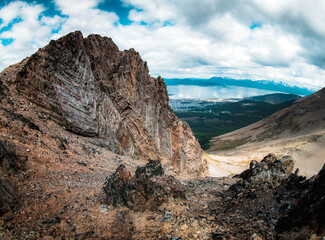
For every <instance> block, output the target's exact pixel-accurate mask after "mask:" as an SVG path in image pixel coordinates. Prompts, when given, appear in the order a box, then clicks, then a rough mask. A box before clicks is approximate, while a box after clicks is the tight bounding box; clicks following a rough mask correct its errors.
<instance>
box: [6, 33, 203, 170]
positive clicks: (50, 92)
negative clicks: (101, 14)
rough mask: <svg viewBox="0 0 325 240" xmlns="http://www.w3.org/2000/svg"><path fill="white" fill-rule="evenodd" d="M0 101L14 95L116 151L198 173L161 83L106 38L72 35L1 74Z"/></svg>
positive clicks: (190, 143) (193, 151)
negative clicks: (161, 161)
mask: <svg viewBox="0 0 325 240" xmlns="http://www.w3.org/2000/svg"><path fill="white" fill-rule="evenodd" d="M0 79H1V84H0V87H1V90H3V95H2V97H4V96H5V94H8V95H10V94H12V92H14V93H15V94H18V96H20V97H22V98H24V99H27V100H28V101H29V102H31V103H33V104H34V105H36V106H37V107H39V108H40V114H42V115H44V116H46V117H47V119H51V120H53V121H55V122H56V123H57V124H59V125H61V126H62V127H64V128H66V129H67V130H69V131H71V132H73V133H76V134H79V135H82V136H85V137H90V138H92V139H91V141H92V142H93V143H94V144H96V145H99V146H105V147H106V148H107V149H109V150H110V151H112V152H114V153H118V154H123V155H128V156H138V157H140V158H142V159H148V158H149V159H154V160H159V159H167V160H166V161H164V162H166V163H167V164H170V165H172V166H173V167H174V168H175V169H176V170H177V171H180V172H183V173H187V174H190V175H193V176H199V175H201V174H203V173H204V172H205V171H206V169H207V164H206V162H205V160H204V158H203V155H202V154H203V152H202V150H201V148H200V146H199V144H198V142H197V140H196V139H195V138H194V137H193V134H192V132H191V130H190V128H189V126H188V124H186V123H185V122H182V121H180V120H178V119H177V117H176V115H175V114H174V113H173V111H172V110H171V109H170V107H169V106H168V94H167V89H166V85H165V83H164V81H163V79H162V78H160V77H158V78H152V77H150V76H149V70H148V66H147V63H146V62H144V61H143V60H142V59H141V57H140V55H139V53H138V52H136V51H135V50H134V49H130V50H125V51H119V49H118V47H117V46H116V45H115V44H114V42H113V41H112V39H110V38H107V37H101V36H99V35H89V36H88V37H87V38H83V35H82V33H81V32H79V31H76V32H73V33H70V34H68V35H66V36H64V37H62V38H60V39H58V40H56V41H54V40H53V41H51V42H50V43H49V44H48V45H47V46H46V47H44V48H42V49H39V50H38V51H37V52H36V53H35V54H33V55H32V56H30V57H28V58H26V59H24V60H23V61H22V62H21V63H19V64H16V65H13V66H11V67H9V68H7V69H6V70H5V71H3V72H2V73H1V74H0Z"/></svg>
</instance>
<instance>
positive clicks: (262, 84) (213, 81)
mask: <svg viewBox="0 0 325 240" xmlns="http://www.w3.org/2000/svg"><path fill="white" fill-rule="evenodd" d="M164 80H165V83H166V84H167V86H175V85H194V86H238V87H248V88H257V89H265V90H270V91H276V92H284V93H292V94H298V95H303V96H306V95H309V94H312V93H314V92H315V91H314V90H312V89H308V88H302V87H297V86H290V85H288V84H286V83H283V82H273V81H269V80H249V79H244V80H239V79H230V78H222V77H212V78H209V79H199V78H183V79H181V78H169V79H164Z"/></svg>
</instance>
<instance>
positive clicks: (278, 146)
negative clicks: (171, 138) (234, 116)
mask: <svg viewBox="0 0 325 240" xmlns="http://www.w3.org/2000/svg"><path fill="white" fill-rule="evenodd" d="M324 136H325V88H323V89H321V90H320V91H318V92H316V93H314V94H312V95H309V96H306V97H304V98H301V99H299V100H297V101H296V103H295V104H293V105H291V106H290V107H288V108H285V109H282V110H281V111H279V112H276V113H274V114H273V115H271V116H270V117H267V118H265V119H263V120H261V121H259V122H257V123H254V124H252V125H249V126H247V127H244V128H242V129H239V130H236V131H234V132H231V133H227V134H224V135H222V136H218V137H216V138H213V139H212V140H211V147H210V149H209V152H210V153H211V154H212V158H216V159H217V158H218V157H214V156H224V157H225V158H226V159H228V160H227V161H232V160H231V159H238V161H242V165H243V166H244V165H245V166H246V165H247V160H248V159H249V158H250V159H252V158H258V157H259V156H261V155H263V154H264V155H265V153H269V152H272V151H275V152H276V153H279V154H280V155H285V154H290V155H293V156H294V157H296V160H297V163H296V166H297V167H299V168H302V171H305V174H306V175H309V176H310V175H312V174H315V173H316V172H317V171H318V170H319V169H320V167H321V165H322V163H324V159H323V158H322V157H320V156H321V155H319V154H317V153H319V152H320V150H321V149H323V146H325V140H324V139H325V137H324ZM315 151H316V152H315ZM312 152H314V153H312ZM310 155H312V157H309V159H308V160H306V159H305V158H306V156H310ZM244 156H245V157H244ZM245 159H246V160H245ZM219 160H220V158H219ZM307 161H308V163H307ZM237 164H238V163H237ZM307 165H308V166H307ZM309 168H310V169H309Z"/></svg>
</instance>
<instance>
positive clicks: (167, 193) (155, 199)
mask: <svg viewBox="0 0 325 240" xmlns="http://www.w3.org/2000/svg"><path fill="white" fill-rule="evenodd" d="M104 192H105V194H106V197H105V201H106V203H108V204H113V205H115V206H116V205H117V204H120V205H123V206H127V207H129V208H131V209H133V210H138V211H144V210H146V209H149V210H155V209H157V208H158V207H159V206H160V205H161V204H162V203H164V202H167V201H168V198H169V197H173V198H177V197H180V198H184V197H185V195H184V194H185V187H184V186H183V185H182V184H181V183H180V182H179V181H178V180H177V179H175V177H173V176H167V175H164V172H163V168H162V166H161V164H160V162H158V161H153V160H151V161H149V163H147V164H146V166H144V167H138V168H137V170H136V172H135V176H131V174H130V172H129V171H128V170H127V169H126V168H125V166H124V165H120V166H119V167H118V168H117V169H116V172H115V173H113V174H112V175H111V176H109V177H107V179H106V182H105V185H104Z"/></svg>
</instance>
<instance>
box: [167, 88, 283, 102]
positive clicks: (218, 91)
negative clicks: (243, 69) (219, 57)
mask: <svg viewBox="0 0 325 240" xmlns="http://www.w3.org/2000/svg"><path fill="white" fill-rule="evenodd" d="M167 90H168V95H169V98H170V99H183V98H201V99H202V98H220V99H229V98H245V97H252V96H259V95H266V94H272V93H278V92H275V91H269V90H264V89H257V88H247V87H237V86H224V85H223V86H206V87H205V86H196V85H174V86H173V85H170V86H168V85H167Z"/></svg>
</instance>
